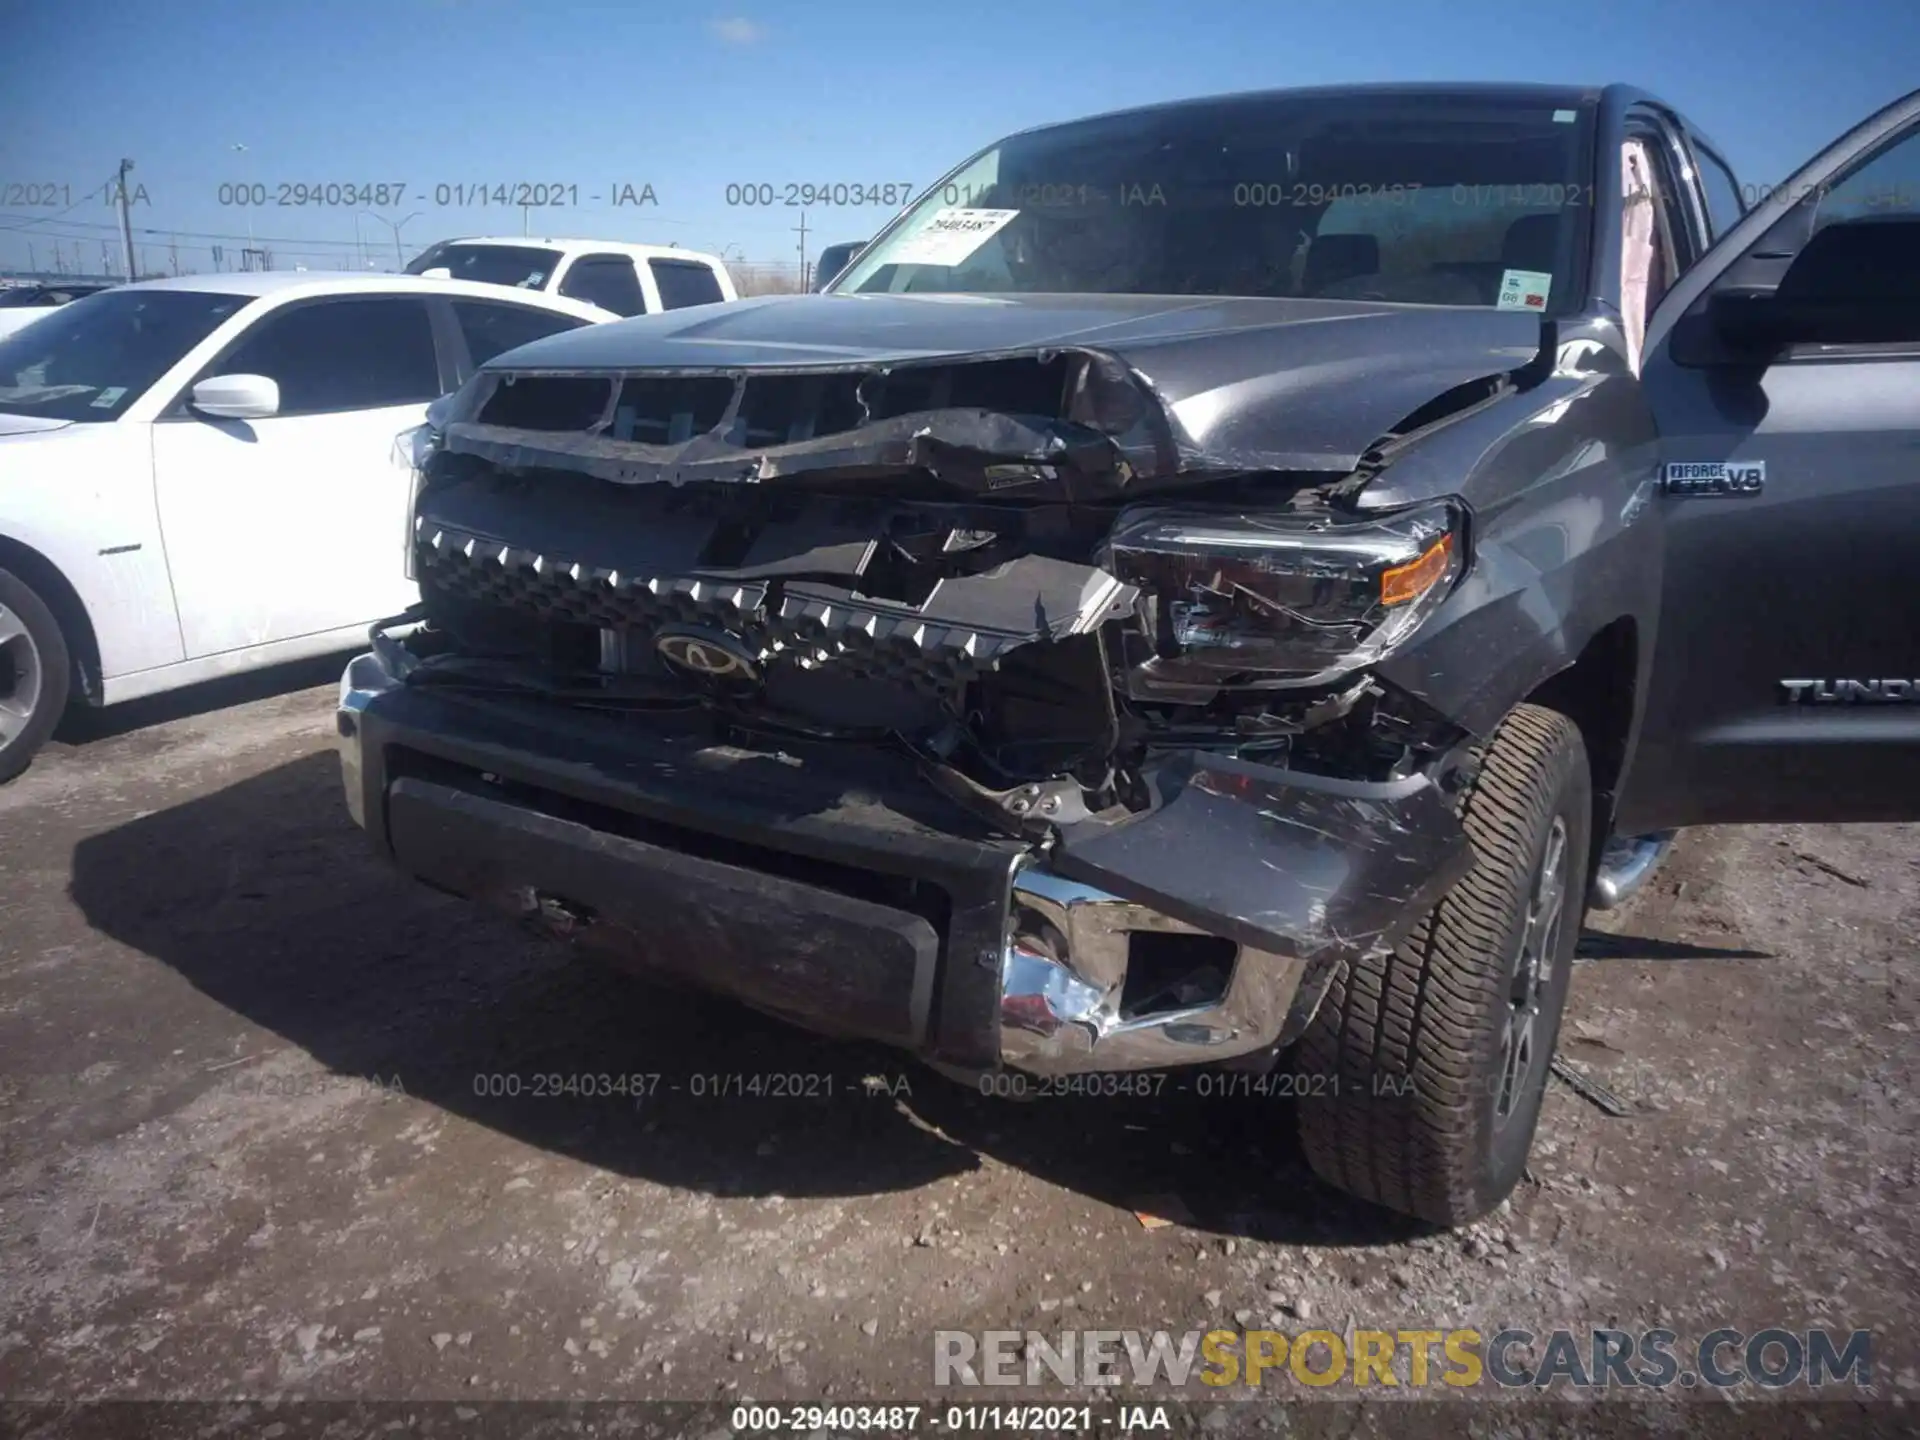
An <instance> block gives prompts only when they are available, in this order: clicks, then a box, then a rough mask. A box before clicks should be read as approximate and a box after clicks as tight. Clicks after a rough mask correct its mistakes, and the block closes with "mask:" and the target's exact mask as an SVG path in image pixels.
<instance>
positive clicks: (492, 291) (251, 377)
mask: <svg viewBox="0 0 1920 1440" xmlns="http://www.w3.org/2000/svg"><path fill="white" fill-rule="evenodd" d="M615 318H617V317H615V316H614V315H613V314H611V313H610V312H608V311H605V310H601V309H599V308H598V307H596V306H592V305H587V304H583V303H581V302H579V301H574V300H567V299H563V298H561V297H558V296H549V295H541V294H532V293H526V294H516V293H512V292H508V291H504V290H502V289H500V288H499V287H497V286H493V285H485V284H477V283H466V282H461V281H447V280H438V281H435V280H420V279H415V278H413V277H410V276H404V275H390V276H319V275H311V274H304V273H297V274H277V273H263V274H247V275H195V276H182V277H180V278H177V279H170V280H153V281H144V282H142V283H140V284H137V285H122V286H119V287H117V288H115V289H112V290H107V291H103V292H102V293H100V294H98V295H92V296H89V297H87V298H85V299H81V300H75V301H74V302H73V303H72V304H70V305H65V306H62V307H61V308H60V309H58V310H56V311H54V312H52V313H50V314H48V315H46V316H45V317H43V318H42V319H41V320H39V321H37V322H36V323H35V324H33V325H30V326H28V327H27V328H26V329H24V330H21V331H19V332H18V333H17V334H14V335H10V336H7V337H6V338H4V339H0V780H6V779H10V778H11V777H12V776H14V775H16V774H18V773H19V772H20V771H21V770H22V769H24V768H25V766H26V764H27V762H28V761H29V760H30V759H31V758H32V756H33V752H34V751H35V750H36V749H37V748H39V746H40V744H41V743H42V742H43V741H44V740H45V739H46V737H47V735H48V734H49V733H50V732H51V731H52V729H53V726H54V724H55V722H56V721H57V720H58V719H59V717H60V713H61V711H62V710H63V709H64V708H65V706H66V704H67V701H68V698H69V696H70V695H71V696H76V697H80V698H84V699H85V700H86V701H88V702H89V703H92V704H96V705H111V704H115V703H118V702H119V701H122V700H131V699H134V698H135V697H137V696H141V695H151V694H153V693H154V692H156V691H160V690H171V689H173V688H175V687H177V686H181V685H188V684H192V683H193V682H195V681H200V680H206V679H209V678H212V677H214V676H217V675H225V674H229V673H232V672H234V671H240V670H250V669H254V668H256V667H259V666H263V665H270V664H275V663H277V662H280V661H284V660H294V659H299V658H301V657H303V656H309V655H320V654H326V653H329V652H332V651H338V650H344V649H347V648H350V647H352V646H353V645H356V644H359V643H361V642H362V641H364V639H365V638H366V631H367V627H368V625H369V624H370V623H371V622H373V621H375V620H378V619H380V618H381V617H383V616H386V615H392V614H396V613H397V612H399V611H401V610H404V609H405V608H406V607H407V606H408V605H410V604H412V603H413V601H414V599H415V598H416V597H417V592H416V590H415V588H414V586H413V584H412V582H411V581H409V580H408V579H407V578H406V576H405V573H404V569H403V566H404V538H405V526H406V509H407V506H408V504H409V501H410V484H409V481H410V473H409V471H408V469H407V468H406V466H405V465H404V463H402V459H401V457H400V456H398V455H396V450H395V440H396V438H397V437H398V436H400V435H401V434H403V433H404V432H406V431H407V430H409V429H411V428H412V427H414V426H416V425H418V424H420V423H421V422H422V421H423V420H424V419H425V416H426V407H427V403H428V402H429V401H431V400H433V399H434V398H435V397H436V396H439V395H442V394H444V393H446V392H447V391H449V390H452V389H454V388H456V387H457V386H458V385H460V384H461V383H462V382H463V381H465V380H466V378H467V377H468V376H469V375H471V374H472V373H473V371H474V369H475V368H476V367H477V366H478V365H480V364H481V363H483V362H484V361H486V360H489V359H491V358H492V357H493V356H494V355H496V354H499V353H500V352H502V351H504V350H508V349H511V348H512V347H514V346H517V345H522V344H525V343H527V342H528V341H531V340H537V339H539V338H541V337H543V336H546V335H551V334H553V333H555V332H556V331H560V330H570V329H573V328H575V327H577V326H580V325H587V324H595V323H599V322H602V321H607V320H612V319H615Z"/></svg>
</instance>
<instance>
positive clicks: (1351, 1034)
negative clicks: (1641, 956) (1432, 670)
mask: <svg viewBox="0 0 1920 1440" xmlns="http://www.w3.org/2000/svg"><path fill="white" fill-rule="evenodd" d="M1480 758H1481V765H1480V771H1479V774H1478V776H1477V777H1476V779H1475V780H1474V783H1473V786H1472V788H1471V790H1470V792H1469V794H1468V795H1467V798H1466V803H1465V807H1464V812H1463V820H1464V824H1465V828H1466V832H1467V838H1468V840H1469V841H1470V843H1471V844H1472V846H1473V854H1474V865H1473V868H1472V870H1470V871H1469V872H1468V873H1467V876H1466V878H1465V879H1463V880H1461V881H1460V882H1459V883H1458V884H1457V885H1455V886H1454V887H1453V889H1452V890H1450V891H1449V892H1448V893H1447V894H1446V895H1445V896H1444V897H1443V898H1442V899H1441V900H1440V902H1439V903H1438V904H1437V905H1435V906H1434V908H1433V909H1432V910H1431V911H1430V912H1428V914H1427V915H1426V917H1425V918H1424V919H1422V920H1421V922H1420V924H1419V925H1418V926H1416V927H1415V929H1414V930H1413V932H1412V933H1411V934H1410V935H1409V936H1408V937H1407V938H1406V940H1404V941H1403V942H1402V943H1401V944H1400V945H1399V946H1398V947H1396V948H1395V949H1394V950H1392V951H1391V952H1390V953H1386V954H1382V955H1376V956H1370V957H1366V958H1363V959H1361V960H1359V961H1356V962H1354V963H1353V964H1351V965H1349V966H1348V967H1347V969H1346V971H1345V972H1344V973H1343V974H1342V975H1340V976H1339V977H1337V978H1336V979H1335V981H1334V983H1333V986H1332V988H1330V989H1329V990H1328V992H1327V996H1326V999H1325V1000H1324V1001H1323V1002H1322V1004H1321V1006H1320V1010H1319V1012H1318V1014H1316V1015H1315V1017H1314V1019H1313V1023H1312V1024H1311V1025H1309V1026H1308V1028H1307V1031H1306V1033H1305V1034H1304V1035H1303V1036H1302V1037H1301V1039H1300V1042H1299V1043H1298V1045H1297V1046H1296V1047H1295V1049H1294V1065H1295V1068H1296V1070H1297V1071H1298V1073H1299V1075H1300V1077H1301V1083H1300V1085H1299V1087H1298V1092H1299V1093H1300V1095H1301V1097H1302V1098H1301V1100H1300V1104H1299V1122H1300V1135H1301V1141H1302V1143H1303V1145H1304V1147H1305V1149H1306V1154H1307V1160H1308V1162H1309V1163H1310V1164H1311V1165H1312V1166H1313V1169H1314V1172H1315V1173H1316V1174H1317V1175H1319V1176H1320V1178H1321V1179H1323V1180H1325V1181H1327V1182H1328V1183H1329V1184H1332V1185H1335V1186H1338V1187H1339V1188H1340V1189H1342V1190H1345V1191H1347V1192H1348V1193H1349V1194H1351V1195H1356V1196H1358V1197H1360V1198H1361V1199H1363V1200H1370V1201H1372V1202H1373V1203H1375V1204H1377V1205H1384V1206H1386V1207H1387V1208H1388V1209H1391V1210H1397V1211H1400V1212H1401V1213H1402V1214H1405V1215H1411V1216H1414V1217H1416V1218H1418V1219H1421V1220H1425V1221H1429V1222H1431V1223H1433V1224H1435V1225H1445V1226H1453V1225H1463V1224H1465V1223H1467V1222H1468V1221H1471V1220H1474V1219H1476V1218H1478V1217H1479V1216H1482V1215H1484V1214H1486V1213H1487V1212H1488V1211H1490V1210H1492V1209H1493V1208H1494V1207H1495V1206H1497V1205H1499V1203H1500V1202H1501V1201H1502V1200H1504V1199H1505V1198H1506V1197H1507V1196H1508V1195H1509V1194H1510V1193H1512V1190H1513V1187H1514V1186H1515V1185H1516V1184H1518V1183H1519V1180H1520V1174H1521V1171H1522V1169H1523V1168H1524V1167H1525V1165H1526V1160H1527V1152H1528V1150H1529V1149H1531V1148H1532V1145H1533V1132H1534V1127H1535V1125H1536V1124H1537V1122H1538V1121H1539V1118H1540V1102H1541V1098H1542V1096H1543V1095H1544V1093H1545V1090H1546V1082H1547V1071H1548V1065H1549V1064H1550V1062H1551V1061H1552V1058H1553V1052H1554V1046H1555V1043H1556V1042H1557V1041H1558V1039H1559V1034H1560V1015H1561V1012H1562V1010H1563V1009H1564V1008H1565V1005H1566V998H1567V981H1568V977H1569V975H1570V973H1571V971H1572V968H1573V951H1574V947H1575V945H1576V944H1577V943H1578V941H1579V935H1580V919H1581V917H1582V915H1583V914H1584V913H1585V909H1586V883H1587V854H1588V846H1589V840H1590V836H1589V832H1590V829H1591V823H1592V819H1591V817H1592V798H1591V794H1592V783H1593V782H1592V779H1591V777H1590V775H1589V773H1588V769H1587V752H1586V747H1585V745H1583V744H1582V743H1581V739H1580V731H1579V729H1578V727H1576V726H1575V725H1574V723H1573V721H1571V720H1569V719H1568V718H1567V717H1566V716H1565V715H1562V714H1560V713H1558V712H1557V711H1553V710H1545V709H1542V708H1540V707H1539V706H1537V705H1520V706H1516V707H1515V708H1514V709H1513V710H1512V711H1510V712H1509V713H1508V715H1507V716H1506V718H1505V719H1504V720H1502V721H1501V722H1500V725H1499V727H1498V728H1497V729H1496V730H1495V731H1494V733H1493V736H1492V738H1491V739H1490V740H1489V741H1488V742H1487V744H1486V746H1485V749H1484V750H1483V752H1482V754H1481V757H1480ZM1556 836H1557V837H1559V838H1558V852H1559V861H1558V866H1559V874H1560V877H1561V899H1560V904H1559V906H1558V922H1557V926H1556V927H1551V928H1552V933H1551V934H1545V933H1543V934H1541V935H1540V936H1539V939H1540V940H1542V941H1544V943H1543V944H1536V945H1535V946H1534V947H1533V949H1534V952H1535V958H1536V959H1537V960H1538V961H1539V962H1540V963H1539V964H1538V965H1537V966H1535V967H1534V972H1533V974H1532V975H1531V976H1528V975H1526V974H1525V970H1526V966H1525V964H1524V956H1523V950H1522V941H1523V940H1524V939H1526V938H1527V932H1528V929H1529V926H1528V918H1529V915H1530V913H1531V912H1532V910H1533V908H1534V902H1535V900H1536V899H1538V898H1543V897H1542V896H1541V895H1540V894H1539V893H1537V891H1536V886H1537V885H1538V884H1539V882H1540V881H1541V878H1542V874H1543V868H1542V862H1543V861H1544V860H1545V859H1547V857H1548V855H1549V852H1550V849H1551V848H1552V846H1551V845H1550V842H1552V841H1553V840H1554V838H1555V837H1556ZM1543 913H1544V912H1543ZM1538 928H1539V929H1540V930H1541V931H1542V932H1544V931H1546V930H1547V929H1548V928H1550V927H1547V926H1545V925H1542V926H1540V927H1538ZM1522 991H1524V992H1525V994H1526V997H1527V1001H1528V1005H1529V1006H1530V1007H1531V1011H1532V1014H1531V1023H1530V1025H1529V1024H1528V1023H1527V1022H1526V1020H1525V1018H1524V1015H1525V1011H1524V1010H1522V1009H1521V1008H1519V1006H1518V1004H1517V1001H1518V999H1519V996H1520V995H1521V992H1522ZM1510 1021H1511V1022H1512V1024H1513V1029H1512V1031H1511V1032H1510V1030H1509V1023H1510ZM1510 1034H1511V1035H1512V1036H1514V1037H1523V1036H1524V1037H1527V1043H1524V1044H1522V1045H1516V1046H1513V1047H1512V1048H1511V1049H1510V1048H1509V1046H1508V1043H1507V1042H1508V1039H1509V1036H1510ZM1522 1051H1524V1052H1525V1059H1526V1061H1527V1064H1526V1068H1525V1071H1524V1073H1523V1074H1520V1075H1518V1076H1517V1077H1514V1076H1510V1074H1509V1070H1510V1068H1511V1069H1514V1070H1517V1069H1519V1067H1518V1066H1517V1065H1514V1066H1511V1067H1510V1065H1509V1061H1510V1060H1512V1059H1513V1058H1515V1057H1516V1056H1518V1055H1519V1054H1520V1053H1521V1052H1522Z"/></svg>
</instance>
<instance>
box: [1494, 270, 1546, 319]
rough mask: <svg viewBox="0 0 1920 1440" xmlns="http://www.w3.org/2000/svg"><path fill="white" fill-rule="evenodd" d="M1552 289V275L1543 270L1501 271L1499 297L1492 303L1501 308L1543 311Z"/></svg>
mask: <svg viewBox="0 0 1920 1440" xmlns="http://www.w3.org/2000/svg"><path fill="white" fill-rule="evenodd" d="M1552 289H1553V276H1552V275H1551V274H1549V273H1548V272H1547V271H1545V270H1506V271H1503V272H1501V275H1500V298H1499V299H1498V300H1496V301H1495V302H1494V303H1495V304H1496V305H1497V306H1498V307H1499V308H1500V309H1502V310H1539V311H1545V310H1546V308H1547V295H1548V293H1549V292H1550V291H1551V290H1552ZM1483 293H1484V292H1483Z"/></svg>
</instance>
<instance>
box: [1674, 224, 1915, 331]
mask: <svg viewBox="0 0 1920 1440" xmlns="http://www.w3.org/2000/svg"><path fill="white" fill-rule="evenodd" d="M1708 314H1709V315H1710V317H1711V318H1712V321H1713V326H1714V328H1715V329H1716V330H1718V331H1719V332H1720V334H1721V335H1722V336H1723V337H1724V338H1725V339H1726V340H1727V341H1728V342H1730V343H1731V344H1733V345H1735V346H1737V347H1740V348H1742V349H1759V348H1775V347H1778V346H1781V345H1794V344H1803V345H1872V344H1883V343H1890V342H1895V341H1902V340H1920V216H1912V215H1886V216H1870V217H1867V218H1865V219H1859V220H1840V221H1835V222H1834V223H1833V224H1830V225H1825V226H1822V227H1821V228H1820V229H1819V230H1818V231H1816V232H1815V233H1814V235H1813V238H1812V239H1810V240H1809V241H1807V243H1806V245H1805V246H1803V247H1802V248H1801V250H1800V252H1799V253H1798V254H1797V255H1795V256H1794V257H1793V259H1792V261H1791V262H1790V263H1789V264H1788V265H1787V267H1786V271H1785V273H1784V274H1782V275H1781V276H1780V279H1779V282H1778V283H1777V284H1774V285H1766V284H1764V283H1761V284H1753V283H1748V284H1741V283H1739V282H1738V281H1736V282H1735V283H1732V284H1727V285H1723V286H1722V287H1721V288H1720V289H1718V290H1716V291H1714V293H1713V296H1712V298H1711V300H1709V302H1708Z"/></svg>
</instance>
